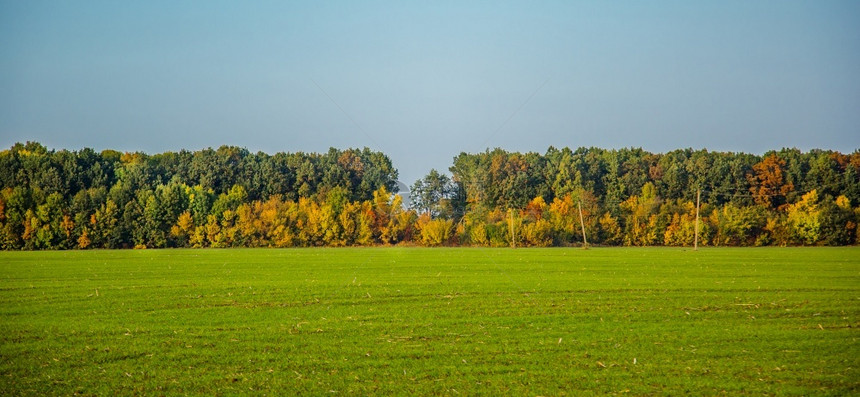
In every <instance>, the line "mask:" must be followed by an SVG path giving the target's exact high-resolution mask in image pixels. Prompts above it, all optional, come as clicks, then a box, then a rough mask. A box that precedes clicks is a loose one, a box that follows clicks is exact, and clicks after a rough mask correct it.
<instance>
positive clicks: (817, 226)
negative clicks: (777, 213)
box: [786, 189, 821, 245]
mask: <svg viewBox="0 0 860 397" xmlns="http://www.w3.org/2000/svg"><path fill="white" fill-rule="evenodd" d="M786 213H787V215H788V223H789V224H790V225H791V228H792V230H791V235H792V238H793V240H794V242H796V243H799V244H804V245H813V244H815V243H817V242H818V241H819V240H820V239H821V220H820V215H821V214H820V211H819V209H818V192H817V191H816V190H815V189H813V190H812V191H810V192H809V193H806V194H804V195H803V197H801V199H800V201H798V202H797V203H794V204H791V205H789V206H788V208H787V211H786Z"/></svg>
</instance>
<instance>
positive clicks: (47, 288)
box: [0, 248, 860, 395]
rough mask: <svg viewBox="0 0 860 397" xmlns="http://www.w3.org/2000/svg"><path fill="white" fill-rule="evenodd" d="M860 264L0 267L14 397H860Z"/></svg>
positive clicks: (252, 261)
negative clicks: (622, 396)
mask: <svg viewBox="0 0 860 397" xmlns="http://www.w3.org/2000/svg"><path fill="white" fill-rule="evenodd" d="M858 338H860V249H858V248H787V249H780V248H764V249H763V248H749V249H748V248H732V249H714V248H708V249H702V250H700V251H698V252H693V251H689V250H682V249H663V248H645V249H621V248H604V249H601V248H595V249H591V250H587V251H584V250H580V249H562V248H554V249H517V250H510V249H478V248H460V249H458V248H439V249H423V248H357V249H350V248H346V249H289V250H275V249H257V250H245V249H231V250H158V251H130V250H126V251H69V252H0V343H2V345H0V376H2V378H0V394H2V395H22V394H23V395H43V394H56V395H71V394H75V393H78V394H99V395H107V394H113V393H115V392H118V393H119V394H156V395H161V394H194V395H222V394H236V393H247V394H317V395H322V394H325V395H328V394H332V393H342V394H385V395H390V394H399V395H413V394H450V395H457V394H462V395H474V394H486V395H498V394H513V395H564V394H567V395H582V394H616V393H617V394H625V393H630V394H634V395H635V394H673V395H677V394H688V393H692V394H708V395H712V394H722V393H725V394H729V395H740V394H750V395H760V394H779V395H795V394H796V395H800V394H806V395H809V394H813V395H817V394H821V395H850V394H855V395H856V394H858V393H860V371H858V369H860V344H858Z"/></svg>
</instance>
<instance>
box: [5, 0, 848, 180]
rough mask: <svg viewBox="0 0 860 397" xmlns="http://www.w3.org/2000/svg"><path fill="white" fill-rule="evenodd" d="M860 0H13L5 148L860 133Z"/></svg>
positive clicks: (442, 161)
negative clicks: (19, 144) (26, 144)
mask: <svg viewBox="0 0 860 397" xmlns="http://www.w3.org/2000/svg"><path fill="white" fill-rule="evenodd" d="M858 21H860V1H827V0H821V1H791V0H779V1H768V0H760V1H733V0H721V1H688V0H682V1H648V2H644V1H611V2H606V1H593V2H592V1H518V2H506V1H501V2H497V1H493V2H484V1H414V2H413V1H324V2H317V1H313V2H312V1H307V2H303V1H253V2H247V1H217V0H216V1H190V0H180V1H176V0H169V1H160V0H148V1H138V2H132V1H114V0H108V1H90V0H83V1H39V0H28V1H17V0H0V147H2V148H8V147H11V146H12V145H13V144H14V143H15V142H24V141H38V142H41V143H42V144H44V145H46V146H48V147H49V148H52V149H70V150H79V149H81V148H84V147H90V148H94V149H96V150H102V149H116V150H120V151H143V152H147V153H160V152H165V151H178V150H180V149H188V150H198V149H202V148H206V147H213V148H217V147H219V146H221V145H233V146H240V147H244V148H247V149H248V150H250V151H251V152H257V151H263V152H267V153H275V152H297V151H304V152H321V151H326V150H328V148H329V147H336V148H341V149H345V148H352V147H357V148H361V147H369V148H371V149H374V150H380V151H383V152H385V153H386V154H388V155H389V156H390V157H391V159H392V161H393V163H394V166H395V167H396V168H397V169H398V170H399V171H400V180H401V181H403V182H405V183H406V184H407V185H411V184H412V182H414V181H415V180H416V179H418V178H421V177H422V176H424V175H426V174H427V172H428V171H429V170H430V169H431V168H435V169H437V170H440V171H447V169H448V167H449V166H450V165H451V164H452V159H453V157H454V156H456V155H457V154H459V153H460V152H471V153H474V152H481V151H484V150H486V149H488V148H489V149H492V148H495V147H501V148H504V149H507V150H511V151H523V152H525V151H537V152H540V153H544V152H545V151H546V149H547V148H548V147H549V146H555V147H558V148H560V147H571V148H576V147H581V146H586V147H591V146H596V147H602V148H607V149H613V148H624V147H642V148H644V149H646V150H649V151H652V152H666V151H669V150H674V149H679V148H688V147H690V148H694V149H701V148H705V149H708V150H712V151H733V152H738V151H742V152H748V153H756V154H762V153H764V152H766V151H768V150H772V149H780V148H783V147H796V148H799V149H801V150H804V151H805V150H809V149H812V148H821V149H831V150H838V151H841V152H844V153H851V152H853V151H855V150H857V149H859V148H860V23H858Z"/></svg>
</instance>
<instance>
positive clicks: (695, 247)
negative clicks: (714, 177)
mask: <svg viewBox="0 0 860 397" xmlns="http://www.w3.org/2000/svg"><path fill="white" fill-rule="evenodd" d="M701 197H702V189H700V188H696V237H695V238H694V239H693V251H698V250H699V201H700V199H701Z"/></svg>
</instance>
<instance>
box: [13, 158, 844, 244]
mask: <svg viewBox="0 0 860 397" xmlns="http://www.w3.org/2000/svg"><path fill="white" fill-rule="evenodd" d="M449 171H450V172H451V176H450V177H449V176H448V175H445V174H443V173H440V172H438V171H436V170H431V171H430V172H429V173H428V174H427V175H426V176H425V177H423V178H421V179H419V180H418V181H415V183H414V184H413V185H412V191H411V201H412V202H411V205H410V208H409V209H406V208H404V207H403V205H402V201H401V197H400V196H398V195H396V194H394V193H395V192H396V188H397V185H396V179H397V170H396V169H395V168H394V166H393V164H392V163H391V161H390V159H389V158H388V157H387V156H386V155H385V154H383V153H380V152H374V151H371V150H369V149H367V148H365V149H360V150H359V149H348V150H338V149H330V150H329V151H328V152H326V153H301V152H298V153H275V154H273V155H269V154H266V153H262V152H259V153H250V152H248V151H247V150H246V149H243V148H238V147H233V146H222V147H219V148H218V149H211V148H209V149H204V150H199V151H194V152H191V151H185V150H183V151H179V152H166V153H160V154H154V155H150V154H146V153H140V152H134V153H122V152H118V151H114V150H104V151H101V152H96V151H94V150H92V149H88V148H85V149H81V150H77V151H69V150H50V149H48V148H46V147H45V146H43V145H41V144H39V143H35V142H27V143H17V144H15V145H14V146H12V147H11V148H10V149H8V150H4V151H2V152H0V247H2V248H3V249H6V250H17V249H88V248H124V247H128V248H130V247H138V248H143V247H149V248H161V247H237V246H247V247H294V246H348V245H373V244H399V243H409V244H424V245H476V246H506V245H509V244H510V243H512V242H513V243H516V245H518V246H523V245H525V246H550V245H554V246H567V245H576V244H580V243H581V242H582V236H581V229H583V228H584V229H585V231H586V234H587V236H588V241H589V243H595V244H602V245H677V246H682V245H691V244H692V241H693V239H694V233H695V229H696V195H697V192H700V193H701V198H702V200H701V205H700V208H699V214H700V218H699V230H700V233H699V242H700V244H703V245H846V244H856V243H857V242H858V223H860V207H858V206H860V172H858V171H860V151H855V152H854V153H851V154H842V153H839V152H835V151H826V150H811V151H808V152H801V151H799V150H797V149H782V150H779V151H770V152H767V153H765V154H764V155H762V156H758V155H753V154H746V153H725V152H710V151H707V150H692V149H679V150H674V151H671V152H668V153H650V152H647V151H645V150H642V149H636V148H628V149H617V150H607V149H600V148H578V149H575V150H573V149H570V148H562V149H556V148H553V147H550V148H549V149H548V150H547V151H546V153H544V154H539V153H534V152H530V153H517V152H508V151H505V150H502V149H494V150H487V151H485V152H482V153H461V154H459V155H458V156H456V157H455V158H454V159H453V164H452V165H451V167H450V168H449ZM580 209H581V211H582V214H583V216H582V221H581V224H580V218H579V211H580ZM512 231H513V233H511V232H512Z"/></svg>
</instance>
